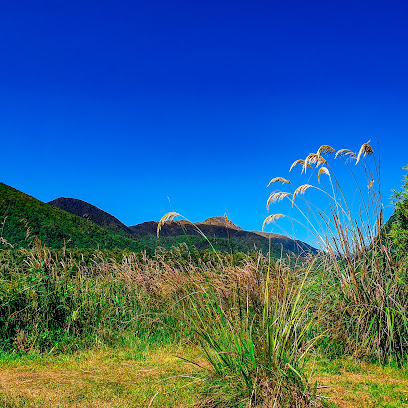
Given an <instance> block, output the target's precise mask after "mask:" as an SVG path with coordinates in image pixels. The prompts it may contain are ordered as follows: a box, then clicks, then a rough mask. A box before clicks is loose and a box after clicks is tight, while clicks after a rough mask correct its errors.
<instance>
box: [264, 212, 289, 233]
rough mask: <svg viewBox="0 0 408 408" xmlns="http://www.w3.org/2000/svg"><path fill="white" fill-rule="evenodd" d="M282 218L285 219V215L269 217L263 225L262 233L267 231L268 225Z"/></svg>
mask: <svg viewBox="0 0 408 408" xmlns="http://www.w3.org/2000/svg"><path fill="white" fill-rule="evenodd" d="M282 217H285V214H271V215H268V216H267V217H266V218H265V221H264V222H263V224H262V231H264V230H265V226H266V224H269V223H271V222H275V221H276V220H278V219H279V218H282Z"/></svg>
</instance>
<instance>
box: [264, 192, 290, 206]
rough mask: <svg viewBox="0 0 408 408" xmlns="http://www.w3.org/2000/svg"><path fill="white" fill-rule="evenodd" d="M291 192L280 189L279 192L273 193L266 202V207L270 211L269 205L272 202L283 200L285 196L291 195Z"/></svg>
mask: <svg viewBox="0 0 408 408" xmlns="http://www.w3.org/2000/svg"><path fill="white" fill-rule="evenodd" d="M290 195H291V193H285V192H284V191H279V192H277V193H272V194H271V195H270V196H269V198H268V201H267V202H266V209H267V210H268V211H269V205H270V204H272V203H277V202H279V201H282V200H283V199H284V198H285V197H287V196H290Z"/></svg>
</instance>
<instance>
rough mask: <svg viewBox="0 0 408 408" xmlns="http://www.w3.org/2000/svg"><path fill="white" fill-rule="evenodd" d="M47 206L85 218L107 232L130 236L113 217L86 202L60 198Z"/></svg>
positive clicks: (129, 231) (124, 226) (125, 227)
mask: <svg viewBox="0 0 408 408" xmlns="http://www.w3.org/2000/svg"><path fill="white" fill-rule="evenodd" d="M48 204H49V205H52V206H53V207H57V208H59V209H60V210H64V211H67V212H69V213H70V214H73V215H76V216H78V217H82V218H86V219H88V220H90V221H92V222H94V223H95V224H98V225H99V226H100V227H103V228H106V229H108V230H109V231H112V232H115V233H118V232H126V233H127V234H131V230H130V229H129V228H128V227H127V226H126V225H125V224H123V223H122V222H120V221H119V220H118V219H117V218H115V217H114V216H113V215H111V214H109V213H107V212H106V211H103V210H101V209H100V208H98V207H95V206H94V205H92V204H89V203H87V202H86V201H82V200H78V199H76V198H65V197H60V198H56V199H55V200H52V201H50V202H49V203H48Z"/></svg>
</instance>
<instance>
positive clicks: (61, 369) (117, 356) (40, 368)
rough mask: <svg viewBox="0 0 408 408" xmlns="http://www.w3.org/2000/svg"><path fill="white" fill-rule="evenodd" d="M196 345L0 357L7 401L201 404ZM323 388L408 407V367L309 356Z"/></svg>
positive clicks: (1, 399) (364, 403)
mask: <svg viewBox="0 0 408 408" xmlns="http://www.w3.org/2000/svg"><path fill="white" fill-rule="evenodd" d="M179 356H180V357H183V358H186V359H189V360H193V361H195V362H198V363H199V364H200V365H202V366H203V367H205V365H206V363H205V359H204V357H203V355H202V353H201V352H200V351H199V350H198V349H195V348H193V347H186V346H183V347H175V346H167V347H161V348H153V349H144V350H137V349H135V348H127V349H107V350H92V351H87V352H79V353H75V354H71V355H60V356H50V355H48V356H47V355H25V356H16V355H3V356H1V357H0V363H1V366H0V407H9V408H11V407H149V406H150V407H180V408H181V407H193V406H195V405H196V404H198V403H199V402H200V400H201V399H202V397H201V395H200V391H201V389H202V388H201V387H202V380H201V378H202V377H203V376H204V375H205V372H206V370H205V369H204V368H200V367H198V366H196V365H194V364H191V363H188V362H186V361H185V360H183V359H181V358H179ZM312 369H313V372H314V374H313V377H312V378H313V381H317V383H318V386H319V389H318V393H319V394H320V395H324V396H326V397H328V398H330V401H331V403H332V404H333V406H339V407H347V408H348V407H355V408H360V407H372V408H374V407H388V408H391V407H408V369H407V367H403V368H397V367H385V368H382V367H381V366H378V365H376V364H368V363H361V362H357V361H353V360H351V359H346V360H344V359H338V360H320V361H316V362H314V363H309V366H308V370H309V371H311V370H312Z"/></svg>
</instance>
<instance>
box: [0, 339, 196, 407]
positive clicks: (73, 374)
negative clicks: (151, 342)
mask: <svg viewBox="0 0 408 408" xmlns="http://www.w3.org/2000/svg"><path fill="white" fill-rule="evenodd" d="M179 352H180V350H178V349H177V348H175V347H171V348H170V347H169V348H165V347H163V348H161V349H158V350H153V351H149V352H147V353H136V354H135V352H134V351H132V350H109V351H90V352H85V353H79V354H74V355H70V356H60V357H57V358H54V357H53V358H52V357H46V356H45V357H39V358H37V359H34V360H31V361H30V360H29V358H22V359H21V360H16V361H12V362H9V363H6V364H4V363H3V364H2V366H3V367H2V368H1V369H0V406H6V407H7V406H9V407H20V406H24V407H50V406H51V407H57V406H58V407H79V406H81V407H147V406H148V404H149V403H150V402H152V405H151V406H152V407H189V406H193V405H194V403H195V402H197V400H198V395H197V391H198V389H199V387H197V385H199V383H201V380H200V379H199V377H197V376H196V373H197V371H198V369H197V367H196V366H193V365H192V364H189V363H186V362H184V361H183V360H181V359H179V358H177V357H176V355H177V354H178V353H179ZM182 352H183V355H184V356H187V357H188V358H191V359H196V360H200V358H201V357H200V354H199V352H198V351H197V350H193V349H187V348H183V350H182ZM2 404H3V405H2ZM7 404H8V405H7Z"/></svg>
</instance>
